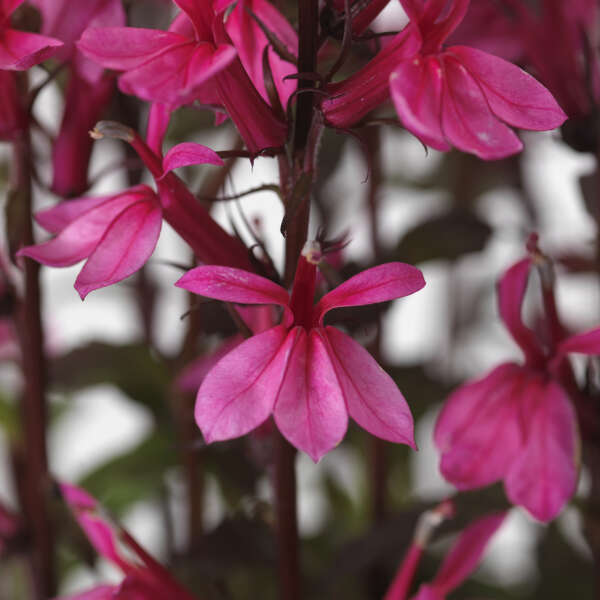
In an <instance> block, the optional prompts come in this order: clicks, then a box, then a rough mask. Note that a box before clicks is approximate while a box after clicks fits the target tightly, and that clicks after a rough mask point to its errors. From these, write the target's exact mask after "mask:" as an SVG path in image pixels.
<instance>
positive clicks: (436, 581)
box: [384, 511, 506, 600]
mask: <svg viewBox="0 0 600 600" xmlns="http://www.w3.org/2000/svg"><path fill="white" fill-rule="evenodd" d="M423 516H424V517H429V519H430V520H431V519H434V520H435V519H437V522H436V521H434V522H433V525H436V524H437V523H438V522H439V519H440V516H439V515H436V514H435V512H434V511H431V512H430V513H425V514H424V515H423ZM505 518H506V513H505V512H501V513H494V514H491V515H487V516H485V517H482V518H480V519H477V520H476V521H474V522H473V523H471V524H470V525H469V526H468V527H467V528H466V529H465V530H464V531H463V532H462V533H461V534H460V536H459V538H458V540H457V541H456V542H455V544H454V545H453V546H452V548H451V549H450V551H449V552H448V554H447V556H446V558H445V559H444V562H443V563H442V566H441V567H440V570H439V571H438V572H437V574H436V576H435V577H434V578H433V580H432V581H431V582H430V583H427V584H423V585H421V586H420V587H419V590H418V592H417V594H416V595H415V596H413V600H445V598H446V596H447V594H449V593H450V592H452V591H453V590H454V589H456V588H457V587H458V586H459V585H460V584H461V583H462V582H463V581H464V580H465V579H466V578H467V577H468V576H469V575H470V574H471V573H472V572H473V571H474V570H475V569H476V568H477V566H478V564H479V562H480V561H481V557H482V555H483V553H484V552H485V549H486V548H487V545H488V544H489V541H490V539H491V538H492V536H493V535H494V534H495V533H496V531H497V530H498V529H499V528H500V527H501V525H502V523H503V522H504V519H505ZM423 525H424V526H425V527H424V528H425V529H431V527H432V525H430V524H429V523H427V521H423V522H421V523H420V527H419V526H417V531H416V533H415V539H414V541H413V544H412V546H411V548H410V550H409V551H408V553H407V555H406V558H405V559H404V561H403V562H402V565H401V566H400V569H399V571H398V574H397V576H396V578H395V580H394V582H393V583H392V585H391V586H390V589H389V590H388V592H387V594H386V595H385V598H384V600H406V598H407V597H408V590H409V587H410V583H411V581H412V578H413V575H414V572H415V569H416V567H417V565H418V562H419V560H420V558H421V556H422V554H423V546H424V545H425V543H426V542H427V541H428V540H427V539H421V537H422V535H421V532H420V528H423ZM428 533H429V531H426V532H425V535H426V537H428V535H427V534H428Z"/></svg>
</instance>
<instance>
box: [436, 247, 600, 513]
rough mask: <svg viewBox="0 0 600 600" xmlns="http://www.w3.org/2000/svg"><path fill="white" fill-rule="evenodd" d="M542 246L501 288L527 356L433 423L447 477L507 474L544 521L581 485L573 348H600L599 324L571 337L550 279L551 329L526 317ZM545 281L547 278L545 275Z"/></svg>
mask: <svg viewBox="0 0 600 600" xmlns="http://www.w3.org/2000/svg"><path fill="white" fill-rule="evenodd" d="M546 260H547V259H545V257H543V255H541V253H539V251H538V250H537V248H536V249H534V250H533V256H532V257H528V258H525V259H523V260H521V261H519V262H518V263H516V264H515V265H513V266H512V267H511V268H510V269H508V271H507V272H506V273H505V275H504V276H503V278H502V280H501V281H500V284H499V288H498V296H499V308H500V316H501V318H502V320H503V321H504V324H505V326H506V328H507V329H508V331H509V332H510V334H511V335H512V337H513V338H514V340H515V341H516V343H517V344H518V345H519V346H520V348H521V350H522V351H523V354H524V356H525V362H524V364H522V365H519V364H515V363H504V364H502V365H500V366H499V367H497V368H496V369H494V370H493V371H492V372H491V373H489V374H488V375H486V376H485V377H483V378H482V379H479V380H476V381H473V382H470V383H467V384H465V385H463V386H462V387H460V388H458V389H457V390H456V391H455V392H454V393H453V394H452V395H451V396H450V397H449V398H448V399H447V401H446V403H445V404H444V407H443V409H442V412H441V414H440V416H439V418H438V420H437V423H436V426H435V433H434V438H435V443H436V445H437V447H438V449H439V451H440V452H441V466H440V468H441V471H442V474H443V475H444V477H445V478H446V479H447V480H448V481H450V482H451V483H453V484H454V485H455V486H456V487H458V488H459V489H461V490H466V489H472V488H477V487H481V486H484V485H488V484H490V483H493V482H495V481H497V480H504V487H505V490H506V494H507V496H508V498H509V500H510V501H511V502H513V503H514V504H519V505H521V506H523V507H524V508H525V509H526V510H527V511H528V512H529V513H530V514H531V515H533V516H534V517H535V518H536V519H538V520H540V521H549V520H551V519H553V518H554V517H556V516H557V515H558V513H559V512H560V511H561V509H562V508H563V506H564V505H565V503H566V502H567V501H568V499H569V498H570V497H571V496H572V495H573V493H574V492H575V487H576V483H577V475H578V466H579V434H578V428H577V419H576V415H575V411H574V408H573V404H572V399H573V398H575V395H576V394H577V389H576V386H575V384H574V379H573V374H572V371H571V368H570V365H569V363H568V361H567V354H568V353H571V352H578V353H582V354H600V328H599V329H594V330H592V331H589V332H587V333H584V334H580V335H575V336H573V337H566V335H565V334H564V329H563V328H562V326H561V325H560V323H559V321H558V317H557V316H556V309H555V306H554V297H553V292H552V289H551V284H549V283H548V281H546V283H545V284H544V289H543V294H544V298H545V303H546V306H547V308H546V312H547V313H548V316H547V317H546V321H545V325H546V331H545V332H544V333H543V334H542V333H534V332H533V331H532V330H531V329H529V328H528V327H526V326H525V325H524V323H523V321H522V319H521V306H522V303H523V298H524V294H525V290H526V286H527V281H528V278H529V274H530V270H531V267H532V265H534V264H538V265H542V266H543V267H544V268H548V264H547V263H545V262H543V261H546ZM542 281H544V279H543V280H542Z"/></svg>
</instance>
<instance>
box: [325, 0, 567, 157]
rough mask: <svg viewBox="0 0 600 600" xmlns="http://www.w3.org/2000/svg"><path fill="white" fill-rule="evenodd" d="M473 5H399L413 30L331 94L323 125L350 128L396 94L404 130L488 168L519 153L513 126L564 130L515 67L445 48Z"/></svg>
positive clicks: (435, 0) (538, 88)
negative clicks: (478, 160) (487, 163)
mask: <svg viewBox="0 0 600 600" xmlns="http://www.w3.org/2000/svg"><path fill="white" fill-rule="evenodd" d="M469 2H470V0H452V2H451V3H450V6H449V7H447V5H448V2H447V0H427V2H423V1H422V0H401V3H402V6H403V7H404V9H405V11H406V13H407V15H408V16H409V18H410V23H409V24H408V25H407V26H406V27H405V28H404V29H403V30H402V31H401V32H400V33H399V34H398V35H397V36H396V37H395V38H394V39H393V40H392V41H391V42H390V44H389V45H388V46H386V47H385V48H384V49H383V50H381V51H380V52H379V53H378V54H377V55H376V56H375V58H374V59H373V60H372V61H370V62H369V63H368V64H367V65H366V66H365V67H364V68H363V69H362V70H361V71H359V72H358V73H355V74H354V75H352V76H351V77H349V78H348V79H346V80H344V81H342V82H340V83H337V84H333V85H331V86H330V88H329V89H328V91H329V92H330V95H331V98H330V99H328V100H326V101H324V102H323V104H322V107H323V112H324V115H325V118H326V120H327V121H328V122H329V123H330V124H332V125H333V126H336V127H342V128H347V127H350V126H352V125H353V124H354V123H356V122H358V121H359V120H360V119H362V118H363V117H364V116H365V115H366V114H367V113H368V112H370V111H371V110H372V109H374V108H375V107H377V106H378V105H379V104H381V103H382V102H384V101H385V100H387V98H388V97H389V94H390V93H391V97H392V100H393V102H394V105H395V107H396V112H397V113H398V117H399V119H400V121H401V123H402V124H403V125H404V127H405V128H406V129H407V130H408V131H410V132H411V133H413V134H414V135H416V136H417V137H418V138H419V139H420V140H421V141H422V142H423V143H425V144H427V145H429V146H431V147H432V148H435V149H436V150H442V151H446V150H450V148H451V147H452V146H455V147H456V148H458V149H460V150H463V151H464V152H469V153H472V154H475V155H477V156H479V157H480V158H483V159H486V160H491V159H498V158H503V157H506V156H509V155H511V154H514V153H516V152H519V151H520V150H521V149H522V143H521V141H520V140H519V138H518V137H517V136H516V134H515V133H514V132H513V131H512V130H511V129H510V128H509V127H508V125H511V126H513V127H518V128H522V129H532V130H547V129H554V128H555V127H558V126H559V125H561V124H562V123H563V122H564V121H565V119H566V115H565V114H564V113H563V111H562V110H561V108H560V107H559V106H558V104H557V103H556V101H555V100H554V98H553V97H552V95H551V94H550V92H548V90H547V89H546V88H544V86H542V85H541V84H540V83H539V82H537V81H536V80H535V79H534V78H533V77H531V76H530V75H528V74H526V73H525V72H524V71H522V70H521V69H519V68H518V67H516V66H515V65H513V64H511V63H509V62H507V61H505V60H503V59H501V58H498V57H497V56H493V55H491V54H487V53H485V52H482V51H481V50H476V49H475V48H469V47H466V46H451V47H448V48H444V47H443V44H444V42H445V40H446V38H447V37H448V36H449V35H450V34H451V33H452V32H453V31H454V30H455V29H456V27H457V26H458V25H459V24H460V23H461V21H462V20H463V18H464V16H465V14H466V11H467V8H468V6H469Z"/></svg>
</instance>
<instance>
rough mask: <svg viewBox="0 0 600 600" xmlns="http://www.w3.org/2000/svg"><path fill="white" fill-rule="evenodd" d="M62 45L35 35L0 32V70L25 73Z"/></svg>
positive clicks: (15, 31) (5, 30) (20, 32)
mask: <svg viewBox="0 0 600 600" xmlns="http://www.w3.org/2000/svg"><path fill="white" fill-rule="evenodd" d="M62 45H63V43H62V42H61V41H60V40H56V39H54V38H50V37H46V36H45V35H38V34H37V33H26V32H24V31H17V30H15V29H4V30H0V69H8V70H11V71H26V70H27V69H29V68H31V67H33V65H37V64H39V63H41V62H42V61H44V60H46V59H47V58H50V57H51V56H52V55H53V54H54V53H55V52H56V51H57V50H58V49H59V48H60V47H62Z"/></svg>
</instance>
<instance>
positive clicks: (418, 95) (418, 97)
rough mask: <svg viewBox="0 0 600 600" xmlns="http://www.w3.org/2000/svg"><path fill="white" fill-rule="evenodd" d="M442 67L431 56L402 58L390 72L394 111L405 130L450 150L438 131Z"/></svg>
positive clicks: (440, 148)
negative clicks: (403, 59)
mask: <svg viewBox="0 0 600 600" xmlns="http://www.w3.org/2000/svg"><path fill="white" fill-rule="evenodd" d="M442 76H443V75H442V68H441V66H440V63H439V61H438V60H437V59H436V58H435V57H431V58H427V59H422V58H419V57H417V58H414V59H409V60H405V61H402V62H401V63H400V64H399V65H398V67H397V68H396V70H395V71H394V72H393V73H392V74H391V76H390V91H391V93H392V100H393V101H394V106H395V107H396V112H397V113H398V117H399V119H400V121H402V124H403V125H404V127H406V129H408V131H410V132H411V133H413V134H414V135H416V136H417V137H418V138H419V139H420V140H421V141H422V142H423V143H425V144H427V145H428V146H431V147H432V148H435V149H436V150H442V151H445V150H450V145H449V144H448V142H447V141H446V139H445V138H444V133H443V132H442V118H441V104H442Z"/></svg>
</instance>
